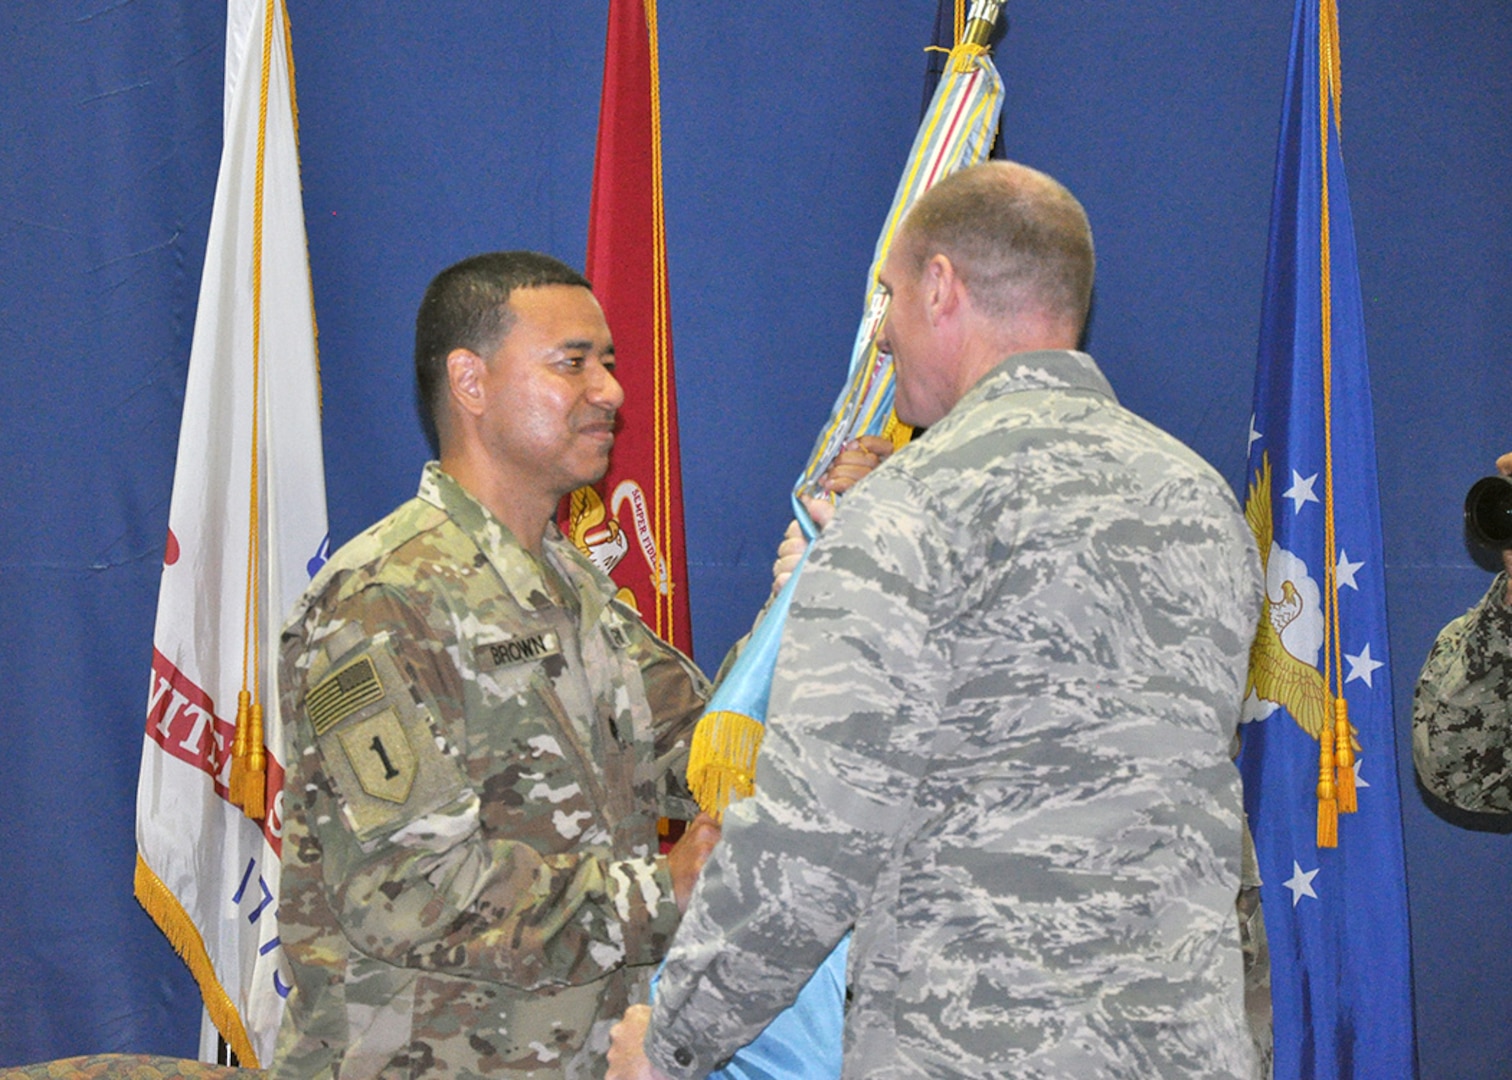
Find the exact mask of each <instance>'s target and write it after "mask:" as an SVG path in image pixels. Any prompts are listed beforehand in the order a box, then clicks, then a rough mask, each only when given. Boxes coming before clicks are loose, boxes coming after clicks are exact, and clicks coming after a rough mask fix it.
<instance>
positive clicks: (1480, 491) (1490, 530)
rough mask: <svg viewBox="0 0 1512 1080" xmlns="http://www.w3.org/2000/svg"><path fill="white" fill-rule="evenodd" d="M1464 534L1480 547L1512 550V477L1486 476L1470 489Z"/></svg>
mask: <svg viewBox="0 0 1512 1080" xmlns="http://www.w3.org/2000/svg"><path fill="white" fill-rule="evenodd" d="M1465 531H1466V532H1468V533H1469V534H1470V538H1471V539H1472V540H1474V541H1475V542H1476V543H1477V544H1480V545H1482V546H1483V547H1488V548H1494V549H1496V550H1497V551H1507V550H1509V549H1512V476H1487V477H1485V478H1483V479H1481V480H1477V481H1476V482H1475V483H1474V484H1472V485H1471V486H1470V492H1469V494H1467V495H1466V496H1465Z"/></svg>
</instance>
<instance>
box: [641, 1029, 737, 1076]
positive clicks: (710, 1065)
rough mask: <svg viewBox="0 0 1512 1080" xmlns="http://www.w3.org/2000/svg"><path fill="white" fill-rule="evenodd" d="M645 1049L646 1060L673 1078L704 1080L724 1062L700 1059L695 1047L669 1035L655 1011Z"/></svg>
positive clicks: (647, 1032)
mask: <svg viewBox="0 0 1512 1080" xmlns="http://www.w3.org/2000/svg"><path fill="white" fill-rule="evenodd" d="M643 1049H644V1050H645V1051H646V1060H648V1061H650V1062H651V1064H652V1065H654V1066H655V1067H656V1068H658V1069H660V1070H661V1071H662V1072H664V1073H666V1074H667V1075H668V1076H670V1077H672V1080H702V1078H703V1077H705V1076H708V1075H709V1074H710V1073H711V1072H713V1071H714V1070H715V1069H717V1068H719V1067H720V1065H721V1064H723V1063H722V1062H719V1061H715V1060H713V1059H712V1058H711V1059H709V1060H700V1058H699V1055H698V1051H697V1049H696V1048H695V1047H693V1046H688V1045H684V1044H683V1041H682V1040H679V1039H677V1037H676V1036H672V1037H669V1036H668V1035H667V1034H666V1028H665V1026H664V1025H658V1024H657V1022H656V1013H655V1012H653V1013H652V1017H651V1026H650V1028H649V1029H647V1031H646V1042H645V1044H644V1047H643Z"/></svg>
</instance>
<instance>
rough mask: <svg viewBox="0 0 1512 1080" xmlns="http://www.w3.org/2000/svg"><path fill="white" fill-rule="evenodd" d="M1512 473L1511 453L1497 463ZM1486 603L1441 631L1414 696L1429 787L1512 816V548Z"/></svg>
mask: <svg viewBox="0 0 1512 1080" xmlns="http://www.w3.org/2000/svg"><path fill="white" fill-rule="evenodd" d="M1496 467H1497V468H1498V469H1499V470H1500V471H1501V474H1502V475H1503V476H1512V454H1503V455H1502V456H1501V457H1500V458H1498V459H1497V461H1496ZM1502 562H1503V563H1505V565H1506V568H1505V569H1504V570H1503V571H1502V572H1501V573H1500V574H1498V575H1497V576H1496V579H1495V580H1494V581H1492V582H1491V588H1490V589H1488V590H1487V591H1486V595H1485V596H1484V597H1482V598H1481V601H1480V603H1478V604H1476V605H1475V607H1473V608H1471V609H1470V610H1469V611H1467V612H1466V613H1465V614H1463V615H1461V616H1460V617H1459V618H1457V619H1455V620H1454V621H1453V622H1451V623H1450V624H1449V625H1448V626H1446V627H1444V629H1443V630H1441V631H1439V636H1438V640H1437V641H1435V642H1434V643H1433V650H1432V651H1431V652H1430V653H1429V654H1428V660H1427V662H1426V663H1425V664H1424V665H1423V671H1422V674H1421V675H1419V676H1418V683H1417V689H1416V690H1415V692H1414V693H1413V698H1412V761H1413V764H1414V765H1416V766H1417V773H1418V776H1419V778H1420V779H1421V780H1422V781H1423V786H1424V787H1426V788H1427V789H1428V790H1429V791H1431V792H1433V793H1434V794H1435V795H1437V796H1438V797H1439V798H1441V799H1443V800H1445V801H1446V802H1448V803H1451V804H1452V805H1454V806H1458V807H1459V808H1460V809H1462V810H1471V811H1476V812H1480V813H1493V814H1512V551H1504V552H1502Z"/></svg>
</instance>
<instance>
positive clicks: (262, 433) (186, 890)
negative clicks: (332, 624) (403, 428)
mask: <svg viewBox="0 0 1512 1080" xmlns="http://www.w3.org/2000/svg"><path fill="white" fill-rule="evenodd" d="M224 134H225V146H224V150H223V152H222V157H221V165H220V175H219V177H218V179H217V181H216V192H215V205H214V210H213V212H212V215H211V219H210V237H209V244H208V246H207V248H206V252H205V266H204V276H203V278H202V280H201V282H200V295H199V308H198V313H197V315H196V318H195V326H194V339H193V344H192V347H191V350H190V357H189V377H188V385H187V388H186V390H185V395H184V416H183V421H182V425H181V428H180V433H179V446H178V462H177V466H176V469H175V473H174V480H173V499H172V503H171V506H170V510H169V515H168V525H169V531H168V544H167V550H166V553H165V556H164V560H163V576H162V584H161V586H160V588H159V593H158V611H157V625H156V629H155V631H154V634H153V653H152V678H151V689H150V692H149V694H148V703H147V725H146V735H145V739H144V741H143V749H142V769H141V778H140V783H139V787H138V793H137V870H136V893H137V897H138V898H139V899H140V900H141V902H142V904H143V906H144V907H146V908H147V910H148V911H149V912H150V913H151V914H152V916H153V918H154V919H155V920H156V921H157V923H158V925H159V926H160V927H162V929H163V931H164V933H165V934H167V935H168V937H169V939H170V940H171V941H172V942H173V944H174V946H175V948H177V949H178V951H179V953H180V955H182V956H183V957H184V959H185V961H186V963H188V965H189V967H190V969H191V970H192V971H193V973H194V975H195V978H196V979H197V980H198V982H199V985H200V990H201V993H202V994H203V996H204V1000H205V1007H206V1010H207V1012H208V1014H209V1016H210V1018H211V1019H212V1020H213V1021H214V1023H215V1025H216V1027H217V1028H218V1029H219V1030H220V1032H221V1034H222V1035H223V1036H224V1037H225V1039H226V1041H227V1042H228V1043H229V1044H230V1046H231V1047H232V1049H233V1050H234V1051H235V1052H236V1054H237V1057H238V1058H239V1059H240V1062H241V1064H243V1065H248V1066H256V1065H258V1064H264V1065H265V1064H266V1063H267V1062H268V1061H269V1060H270V1059H271V1057H272V1051H273V1044H274V1040H275V1038H276V1035H277V1030H278V1022H279V1017H280V1016H281V1014H282V1010H283V996H284V995H285V994H287V992H288V990H287V980H286V978H285V977H284V976H282V975H281V974H280V962H281V960H280V951H279V945H278V927H277V922H276V912H277V907H278V873H279V856H280V852H281V839H282V824H283V815H282V810H283V807H282V802H283V796H282V787H283V762H282V761H281V757H282V746H283V738H282V730H283V725H282V723H281V718H280V716H279V711H278V693H277V685H276V671H277V657H278V633H279V627H280V624H281V622H282V620H283V617H284V615H285V614H286V613H287V612H288V611H289V609H290V608H291V607H292V606H293V604H294V602H295V600H296V599H298V597H299V595H300V593H301V592H303V590H304V588H305V586H306V585H307V584H308V583H309V580H310V577H311V576H312V575H313V573H314V572H315V570H317V569H318V568H319V565H320V563H321V561H322V560H323V558H324V555H325V553H326V548H327V546H328V539H327V535H326V508H325V476H324V467H323V464H322V457H321V443H320V406H319V381H318V375H317V367H316V352H315V321H314V310H313V305H312V300H311V292H310V275H309V261H308V257H307V253H306V246H305V228H304V211H303V208H302V204H301V197H300V183H299V157H298V149H297V145H296V125H295V112H294V87H293V65H292V58H291V54H290V48H289V34H288V26H287V15H286V12H285V9H284V3H283V0H230V2H229V4H228V10H227V26H226V98H225V133H224ZM243 689H246V690H248V691H249V692H250V694H251V698H252V700H253V701H256V702H259V703H261V705H262V707H263V726H264V733H263V734H264V739H263V742H264V744H265V745H266V748H267V753H266V765H267V768H266V795H265V798H264V799H263V800H261V801H260V802H259V803H258V806H257V807H256V810H255V811H254V812H258V811H260V812H261V813H262V815H263V819H262V820H261V821H254V820H252V818H251V817H249V816H248V815H247V814H245V813H244V812H243V811H242V809H241V808H240V807H238V806H236V805H234V804H233V803H232V802H231V801H230V800H229V797H228V796H229V789H230V785H231V752H232V743H233V738H234V735H235V728H236V716H237V698H238V694H239V693H240V692H241V691H242V690H243ZM254 798H255V796H254Z"/></svg>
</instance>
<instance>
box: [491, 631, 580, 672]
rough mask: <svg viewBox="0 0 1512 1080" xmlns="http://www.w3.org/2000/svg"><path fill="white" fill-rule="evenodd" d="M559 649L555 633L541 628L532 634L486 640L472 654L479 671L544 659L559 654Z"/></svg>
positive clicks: (560, 649)
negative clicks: (500, 639) (502, 639)
mask: <svg viewBox="0 0 1512 1080" xmlns="http://www.w3.org/2000/svg"><path fill="white" fill-rule="evenodd" d="M561 651H562V644H561V642H560V641H558V640H557V636H556V633H555V632H554V631H551V630H541V631H538V632H537V633H534V634H521V635H520V636H518V637H512V638H510V639H509V640H508V641H491V642H486V643H485V644H482V645H479V646H478V647H477V649H476V650H474V653H473V656H474V662H475V663H476V664H477V666H478V670H479V671H493V670H495V669H497V668H501V667H510V666H513V665H515V664H524V663H527V662H530V661H534V660H544V659H545V658H546V657H548V656H557V655H559V654H560V653H561Z"/></svg>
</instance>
